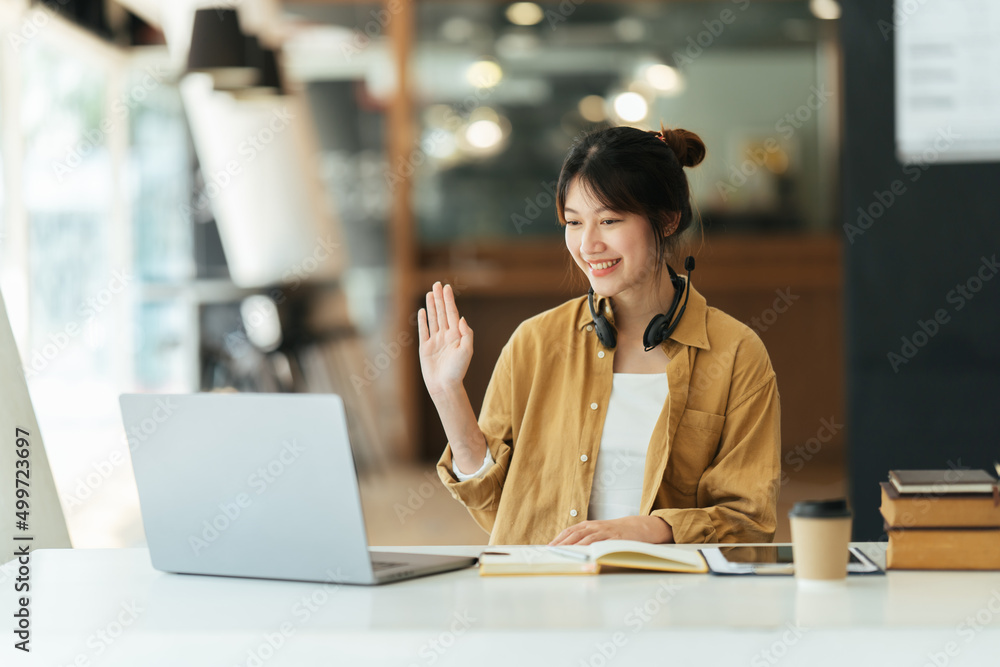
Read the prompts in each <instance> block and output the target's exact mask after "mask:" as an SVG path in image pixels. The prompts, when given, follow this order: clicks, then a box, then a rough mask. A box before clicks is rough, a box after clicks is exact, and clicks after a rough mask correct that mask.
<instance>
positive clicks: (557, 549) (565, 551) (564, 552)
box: [549, 547, 590, 561]
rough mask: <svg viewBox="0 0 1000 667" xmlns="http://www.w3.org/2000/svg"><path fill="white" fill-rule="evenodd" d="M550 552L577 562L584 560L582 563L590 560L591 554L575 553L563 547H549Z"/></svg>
mask: <svg viewBox="0 0 1000 667" xmlns="http://www.w3.org/2000/svg"><path fill="white" fill-rule="evenodd" d="M549 551H551V552H553V553H557V554H559V555H560V556H566V557H567V558H573V559H575V560H582V561H588V560H590V554H587V553H583V552H582V551H574V550H573V549H564V548H563V547H549Z"/></svg>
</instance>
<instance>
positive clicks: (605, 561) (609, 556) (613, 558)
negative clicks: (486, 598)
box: [479, 540, 708, 577]
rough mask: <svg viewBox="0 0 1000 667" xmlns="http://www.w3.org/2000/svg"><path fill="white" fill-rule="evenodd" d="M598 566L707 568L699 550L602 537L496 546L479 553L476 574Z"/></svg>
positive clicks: (595, 569)
mask: <svg viewBox="0 0 1000 667" xmlns="http://www.w3.org/2000/svg"><path fill="white" fill-rule="evenodd" d="M602 567H620V568H627V569H632V570H655V571H660V572H694V573H702V572H708V566H707V565H706V564H705V559H703V558H702V557H701V554H700V553H698V552H697V551H694V550H690V551H689V550H687V549H678V548H677V547H672V546H669V545H666V544H649V543H648V542H637V541H634V540H604V541H603V542H595V543H594V544H590V545H587V546H575V545H573V546H565V547H545V546H506V547H505V546H497V547H490V548H489V549H487V550H486V551H484V552H483V554H482V555H481V556H480V557H479V574H480V576H484V577H489V576H503V575H526V574H599V573H600V571H601V568H602Z"/></svg>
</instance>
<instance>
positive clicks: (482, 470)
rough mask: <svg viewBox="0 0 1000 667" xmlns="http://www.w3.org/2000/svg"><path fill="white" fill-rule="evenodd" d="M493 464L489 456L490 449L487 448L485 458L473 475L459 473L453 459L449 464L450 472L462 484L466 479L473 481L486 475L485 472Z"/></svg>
mask: <svg viewBox="0 0 1000 667" xmlns="http://www.w3.org/2000/svg"><path fill="white" fill-rule="evenodd" d="M494 463H495V462H494V461H493V455H492V454H490V448H489V447H487V448H486V456H485V457H484V458H483V465H482V466H481V467H480V468H479V470H477V471H476V472H474V473H472V474H470V475H466V474H465V473H463V472H459V470H458V464H457V463H455V461H454V459H453V460H452V462H451V471H452V472H453V473H455V477H457V478H458V481H460V482H464V481H465V480H467V479H475V478H476V477H482V476H483V475H485V474H486V471H487V470H489V469H490V468H492V467H493V464H494Z"/></svg>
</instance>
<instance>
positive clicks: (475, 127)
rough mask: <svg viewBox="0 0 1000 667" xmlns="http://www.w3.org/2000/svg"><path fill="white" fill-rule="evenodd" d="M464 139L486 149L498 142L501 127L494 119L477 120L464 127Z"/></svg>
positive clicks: (501, 136) (500, 135)
mask: <svg viewBox="0 0 1000 667" xmlns="http://www.w3.org/2000/svg"><path fill="white" fill-rule="evenodd" d="M465 139H466V141H468V142H469V143H470V144H471V145H472V146H475V147H476V148H480V149H483V150H488V149H490V148H493V147H494V146H497V145H499V144H500V141H501V140H502V139H503V129H501V127H500V125H499V124H498V123H497V122H496V121H494V120H477V121H475V122H474V123H471V124H470V125H469V127H468V128H466V130H465Z"/></svg>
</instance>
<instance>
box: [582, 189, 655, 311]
mask: <svg viewBox="0 0 1000 667" xmlns="http://www.w3.org/2000/svg"><path fill="white" fill-rule="evenodd" d="M563 216H564V219H565V222H566V230H565V231H566V247H567V248H568V249H569V252H570V255H572V256H573V261H575V262H576V265H577V266H579V267H580V269H581V270H582V271H583V272H584V273H585V274H586V276H587V279H588V280H589V281H590V285H591V286H592V287H593V288H594V291H595V292H597V293H598V294H600V295H602V296H608V297H615V296H621V297H624V298H627V299H629V300H635V299H637V297H639V296H641V295H644V294H647V293H648V292H649V290H650V288H651V286H652V282H653V280H654V273H655V268H656V265H657V261H656V254H657V253H656V248H655V245H654V239H653V230H652V227H650V224H649V221H648V220H647V219H646V217H645V216H643V215H640V214H638V213H623V212H620V211H610V210H608V209H606V208H605V207H604V205H603V204H601V202H600V201H598V200H597V199H595V198H594V197H593V195H592V194H591V193H590V192H589V191H588V190H587V188H585V187H581V186H580V181H579V179H578V178H575V179H573V181H572V183H570V185H569V188H568V190H567V193H566V203H565V206H564V208H563Z"/></svg>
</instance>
